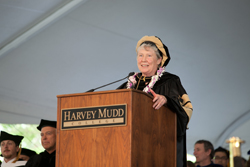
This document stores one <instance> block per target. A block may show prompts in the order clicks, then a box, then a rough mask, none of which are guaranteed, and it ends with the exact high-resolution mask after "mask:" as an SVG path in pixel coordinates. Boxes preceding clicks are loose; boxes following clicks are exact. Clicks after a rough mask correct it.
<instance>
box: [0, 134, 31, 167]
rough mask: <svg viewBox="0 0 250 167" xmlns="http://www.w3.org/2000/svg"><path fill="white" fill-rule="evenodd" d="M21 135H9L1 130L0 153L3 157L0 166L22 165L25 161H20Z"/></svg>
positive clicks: (21, 166) (20, 166) (13, 166)
mask: <svg viewBox="0 0 250 167" xmlns="http://www.w3.org/2000/svg"><path fill="white" fill-rule="evenodd" d="M22 139H23V136H18V135H11V134H9V133H7V132H4V131H1V136H0V143H1V153H2V156H3V157H4V159H3V162H2V164H1V167H15V166H18V167H23V166H24V165H25V164H26V162H27V161H20V160H19V155H20V152H21V147H19V144H20V143H21V141H22Z"/></svg>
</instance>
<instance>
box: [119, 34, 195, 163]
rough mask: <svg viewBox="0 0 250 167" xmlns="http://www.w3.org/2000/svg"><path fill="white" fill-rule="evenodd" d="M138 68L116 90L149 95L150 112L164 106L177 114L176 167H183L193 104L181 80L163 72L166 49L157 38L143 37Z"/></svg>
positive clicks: (139, 50) (167, 57)
mask: <svg viewBox="0 0 250 167" xmlns="http://www.w3.org/2000/svg"><path fill="white" fill-rule="evenodd" d="M136 53H137V66H138V68H139V70H140V72H135V73H134V74H133V73H132V75H131V76H129V80H128V82H126V83H124V84H122V85H121V86H120V87H119V88H118V89H126V88H127V89H131V88H132V89H136V90H141V91H144V92H146V93H148V94H151V95H152V96H153V97H154V98H153V108H154V109H159V108H161V107H162V106H163V105H164V104H166V105H167V106H168V108H169V109H171V110H172V111H173V112H175V113H176V114H177V167H184V166H185V167H186V129H187V124H188V122H189V120H190V118H191V115H192V111H193V108H192V104H191V102H190V100H189V97H188V95H187V93H186V91H185V89H184V88H183V86H182V84H181V81H180V78H179V77H178V76H176V75H174V74H171V73H168V72H166V71H165V67H166V66H167V64H168V63H169V61H170V55H169V52H168V48H167V47H166V46H165V45H164V44H163V43H162V41H161V39H160V38H158V37H156V36H144V37H142V38H141V39H140V40H139V41H138V43H137V46H136Z"/></svg>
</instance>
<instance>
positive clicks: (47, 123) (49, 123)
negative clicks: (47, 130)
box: [37, 119, 56, 131]
mask: <svg viewBox="0 0 250 167" xmlns="http://www.w3.org/2000/svg"><path fill="white" fill-rule="evenodd" d="M45 126H50V127H53V128H56V121H49V120H44V119H41V122H40V124H39V126H38V127H37V129H38V130H40V131H41V129H42V128H43V127H45Z"/></svg>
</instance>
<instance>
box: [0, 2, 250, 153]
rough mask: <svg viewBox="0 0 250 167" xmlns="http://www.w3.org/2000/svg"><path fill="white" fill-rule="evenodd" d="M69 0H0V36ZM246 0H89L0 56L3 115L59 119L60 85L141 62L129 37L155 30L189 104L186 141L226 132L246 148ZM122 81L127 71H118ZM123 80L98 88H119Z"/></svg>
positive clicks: (219, 141)
mask: <svg viewBox="0 0 250 167" xmlns="http://www.w3.org/2000/svg"><path fill="white" fill-rule="evenodd" d="M67 2H68V1H63V0H53V1H51V0H44V1H39V2H38V1H32V0H22V1H15V0H0V22H1V24H0V30H1V34H0V46H1V47H3V46H4V45H6V44H7V43H8V42H10V41H11V40H13V39H15V38H16V37H17V36H18V35H20V34H21V33H23V32H24V31H26V30H28V29H29V28H30V27H31V26H33V25H34V24H36V23H37V22H38V21H39V20H41V18H44V17H46V16H47V15H48V13H50V12H51V11H53V10H55V9H57V8H59V6H61V5H62V4H66V3H67ZM249 8H250V1H244V2H243V1H242V2H238V1H233V0H222V1H215V0H210V1H193V0H191V1H169V0H165V1H163V0H155V1H150V0H143V1H142V0H136V1H132V0H127V1H112V0H108V1H101V0H89V1H86V2H84V3H82V4H80V5H79V6H78V7H76V8H74V9H72V10H71V11H70V12H68V13H67V14H65V15H64V16H62V17H61V18H60V19H57V20H55V21H54V22H53V23H52V24H50V25H49V26H47V27H45V28H43V29H41V30H39V31H37V32H36V34H34V35H33V36H32V37H30V38H29V39H28V40H26V41H23V42H22V43H21V44H20V45H19V46H17V47H15V48H13V49H11V50H9V51H8V52H7V53H5V54H4V55H1V57H0V114H1V116H0V123H32V124H38V123H39V121H40V119H41V118H44V119H54V120H55V119H56V108H57V98H56V96H57V95H60V94H69V93H80V92H85V91H87V90H89V89H92V88H96V87H99V86H101V85H104V84H107V83H110V82H112V81H115V80H118V79H121V78H123V77H125V76H126V75H127V74H128V73H129V72H131V71H138V69H137V65H136V54H135V46H136V43H137V41H138V40H139V39H140V38H141V37H142V36H144V35H156V36H159V37H160V38H161V39H162V40H163V42H164V43H165V44H166V45H167V46H168V47H169V51H170V55H171V57H172V59H171V61H170V63H169V65H168V67H167V68H166V70H167V71H168V72H170V73H174V74H177V75H179V76H180V78H181V81H182V83H183V85H184V87H185V89H186V90H187V92H188V94H189V97H190V99H191V101H192V104H193V106H194V112H193V116H192V119H191V121H190V124H189V130H188V131H187V151H188V153H190V154H192V153H193V145H194V143H195V141H197V140H199V139H207V140H210V141H211V142H212V143H214V145H215V147H218V146H219V145H222V146H223V147H226V148H228V144H227V143H225V140H227V139H228V138H229V137H232V136H238V137H240V138H242V139H243V140H245V143H244V144H242V156H244V157H248V156H247V154H246V153H247V151H248V150H249V149H250V144H249V143H250V135H249V133H247V130H248V127H249V126H250V121H249V119H242V117H244V116H246V117H245V118H249V117H250V116H249V115H250V114H249V113H250V103H249V99H250V96H249V94H250V89H249V85H250V77H249V71H250V66H249V62H250V56H249V53H250V32H249V31H250V21H249V16H250V10H249ZM124 82H125V80H124ZM121 83H122V82H120V83H117V84H114V85H111V86H108V87H105V88H102V89H99V90H97V91H102V90H111V89H116V88H117V87H118V85H120V84H121Z"/></svg>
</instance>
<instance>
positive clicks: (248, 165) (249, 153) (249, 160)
mask: <svg viewBox="0 0 250 167" xmlns="http://www.w3.org/2000/svg"><path fill="white" fill-rule="evenodd" d="M247 154H248V155H249V158H248V161H247V163H246V167H250V150H249V151H248V152H247Z"/></svg>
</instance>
